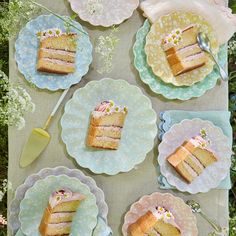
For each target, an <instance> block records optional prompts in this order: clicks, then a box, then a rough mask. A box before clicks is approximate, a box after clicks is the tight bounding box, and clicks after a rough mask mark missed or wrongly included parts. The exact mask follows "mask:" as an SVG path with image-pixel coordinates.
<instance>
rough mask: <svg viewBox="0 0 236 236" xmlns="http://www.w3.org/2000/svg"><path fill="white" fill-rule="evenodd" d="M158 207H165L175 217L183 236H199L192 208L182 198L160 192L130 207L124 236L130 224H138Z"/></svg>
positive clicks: (126, 216)
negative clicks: (139, 220) (142, 217)
mask: <svg viewBox="0 0 236 236" xmlns="http://www.w3.org/2000/svg"><path fill="white" fill-rule="evenodd" d="M158 206H161V207H164V208H165V209H166V210H169V211H170V212H171V213H172V214H173V215H174V217H175V220H176V223H177V225H178V226H179V227H180V230H181V236H190V235H191V236H197V235H198V230H197V220H196V217H195V216H194V215H193V213H192V210H191V209H190V207H189V206H187V205H186V204H185V203H184V201H183V200H182V199H181V198H178V197H174V196H173V195H171V194H169V193H165V194H163V193H158V192H156V193H153V194H151V195H145V196H143V197H142V198H141V199H140V200H139V201H137V202H135V203H134V204H133V205H132V206H131V207H130V210H129V211H128V212H127V213H126V215H125V218H124V224H123V227H122V232H123V235H124V236H127V229H128V227H129V225H130V224H132V223H134V222H136V221H137V220H138V219H139V218H140V217H141V216H143V215H144V214H146V212H147V211H148V210H151V209H153V208H154V207H158Z"/></svg>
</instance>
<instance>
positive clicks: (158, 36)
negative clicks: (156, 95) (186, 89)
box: [145, 12, 219, 86]
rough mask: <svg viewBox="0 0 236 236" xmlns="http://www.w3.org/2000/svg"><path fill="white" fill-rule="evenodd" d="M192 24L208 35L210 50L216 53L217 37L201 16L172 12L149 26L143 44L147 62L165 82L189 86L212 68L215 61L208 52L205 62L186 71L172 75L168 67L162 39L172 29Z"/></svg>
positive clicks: (201, 78)
mask: <svg viewBox="0 0 236 236" xmlns="http://www.w3.org/2000/svg"><path fill="white" fill-rule="evenodd" d="M192 24H194V25H197V27H198V28H199V32H204V33H206V34H207V35H208V37H209V39H210V41H211V45H212V51H213V53H214V54H217V52H218V49H219V44H218V41H217V38H216V37H215V35H214V31H213V29H212V27H211V26H210V24H209V23H208V22H207V21H206V20H205V19H204V18H203V17H202V16H199V15H195V14H193V13H190V12H173V13H171V14H169V15H166V16H163V17H161V18H160V19H159V20H157V21H156V22H155V23H154V24H153V25H152V26H151V29H150V32H149V33H148V35H147V37H146V46H145V52H146V55H147V63H148V65H150V67H151V68H152V70H153V73H154V74H155V75H156V76H158V77H160V78H161V79H162V80H163V81H164V82H165V83H171V84H173V85H175V86H191V85H193V84H195V83H196V82H199V81H201V80H203V79H204V78H205V77H206V76H207V75H208V74H210V73H211V72H212V70H213V67H214V64H215V63H214V62H213V60H212V59H211V58H210V56H209V55H208V54H206V55H207V63H206V64H205V65H204V66H202V67H200V68H198V69H195V70H193V71H190V72H188V73H185V74H182V75H179V76H174V75H173V73H172V71H171V69H170V66H169V63H168V61H167V58H166V54H165V52H164V50H163V48H162V40H163V39H164V38H165V37H166V36H167V35H169V34H170V32H171V31H173V30H174V29H184V28H186V27H188V26H189V25H192Z"/></svg>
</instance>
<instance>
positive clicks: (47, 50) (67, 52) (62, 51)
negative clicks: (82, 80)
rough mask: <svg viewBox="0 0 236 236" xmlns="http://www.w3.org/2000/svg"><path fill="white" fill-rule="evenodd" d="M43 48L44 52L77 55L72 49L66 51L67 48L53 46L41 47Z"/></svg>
mask: <svg viewBox="0 0 236 236" xmlns="http://www.w3.org/2000/svg"><path fill="white" fill-rule="evenodd" d="M41 50H42V51H44V52H49V53H57V54H60V55H66V56H71V57H75V52H70V51H66V50H60V49H52V48H41Z"/></svg>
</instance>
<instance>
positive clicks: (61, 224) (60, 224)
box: [48, 222, 72, 228]
mask: <svg viewBox="0 0 236 236" xmlns="http://www.w3.org/2000/svg"><path fill="white" fill-rule="evenodd" d="M71 224H72V223H71V222H63V223H55V224H48V227H49V228H65V227H71Z"/></svg>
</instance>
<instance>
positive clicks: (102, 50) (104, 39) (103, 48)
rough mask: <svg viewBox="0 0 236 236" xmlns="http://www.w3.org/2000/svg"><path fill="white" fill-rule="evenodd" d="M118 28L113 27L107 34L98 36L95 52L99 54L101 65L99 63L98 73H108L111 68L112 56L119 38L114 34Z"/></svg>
mask: <svg viewBox="0 0 236 236" xmlns="http://www.w3.org/2000/svg"><path fill="white" fill-rule="evenodd" d="M117 31H118V28H116V27H113V28H112V31H111V33H110V34H109V35H107V36H102V35H101V36H99V37H98V39H97V42H96V47H95V52H96V53H98V54H99V56H100V59H99V61H100V62H101V65H99V69H98V73H100V74H104V73H110V72H111V71H112V69H113V64H112V61H113V56H114V54H115V49H116V47H117V44H118V42H119V38H118V37H117V36H116V35H115V33H116V32H117Z"/></svg>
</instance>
